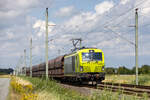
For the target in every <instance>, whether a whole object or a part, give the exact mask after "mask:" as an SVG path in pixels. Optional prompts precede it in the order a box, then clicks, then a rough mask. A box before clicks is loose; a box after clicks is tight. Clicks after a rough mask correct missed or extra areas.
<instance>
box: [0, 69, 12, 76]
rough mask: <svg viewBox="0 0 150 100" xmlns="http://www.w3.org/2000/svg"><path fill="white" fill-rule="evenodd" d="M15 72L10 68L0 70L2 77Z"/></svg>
mask: <svg viewBox="0 0 150 100" xmlns="http://www.w3.org/2000/svg"><path fill="white" fill-rule="evenodd" d="M12 72H13V69H12V68H8V69H0V75H5V74H10V73H12Z"/></svg>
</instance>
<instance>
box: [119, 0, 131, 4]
mask: <svg viewBox="0 0 150 100" xmlns="http://www.w3.org/2000/svg"><path fill="white" fill-rule="evenodd" d="M129 1H130V0H121V1H120V4H123V5H125V4H126V3H128V2H129Z"/></svg>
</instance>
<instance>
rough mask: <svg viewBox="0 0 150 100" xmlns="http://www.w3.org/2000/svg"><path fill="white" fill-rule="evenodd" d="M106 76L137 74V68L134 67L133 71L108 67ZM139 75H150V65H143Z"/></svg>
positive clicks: (123, 67) (122, 67) (139, 69)
mask: <svg viewBox="0 0 150 100" xmlns="http://www.w3.org/2000/svg"><path fill="white" fill-rule="evenodd" d="M105 71H106V74H135V73H136V67H133V68H132V69H129V68H126V67H125V66H121V67H119V68H113V67H108V68H107V67H106V70H105ZM138 73H139V74H150V65H143V66H141V67H140V68H138Z"/></svg>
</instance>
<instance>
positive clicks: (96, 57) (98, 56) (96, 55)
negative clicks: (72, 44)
mask: <svg viewBox="0 0 150 100" xmlns="http://www.w3.org/2000/svg"><path fill="white" fill-rule="evenodd" d="M82 61H102V53H101V52H92V53H82Z"/></svg>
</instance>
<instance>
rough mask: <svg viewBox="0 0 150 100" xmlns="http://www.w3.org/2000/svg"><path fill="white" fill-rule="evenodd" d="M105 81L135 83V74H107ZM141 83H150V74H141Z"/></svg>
mask: <svg viewBox="0 0 150 100" xmlns="http://www.w3.org/2000/svg"><path fill="white" fill-rule="evenodd" d="M103 82H113V83H126V84H135V75H106V77H105V80H104V81H103ZM139 84H140V85H150V75H139Z"/></svg>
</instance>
